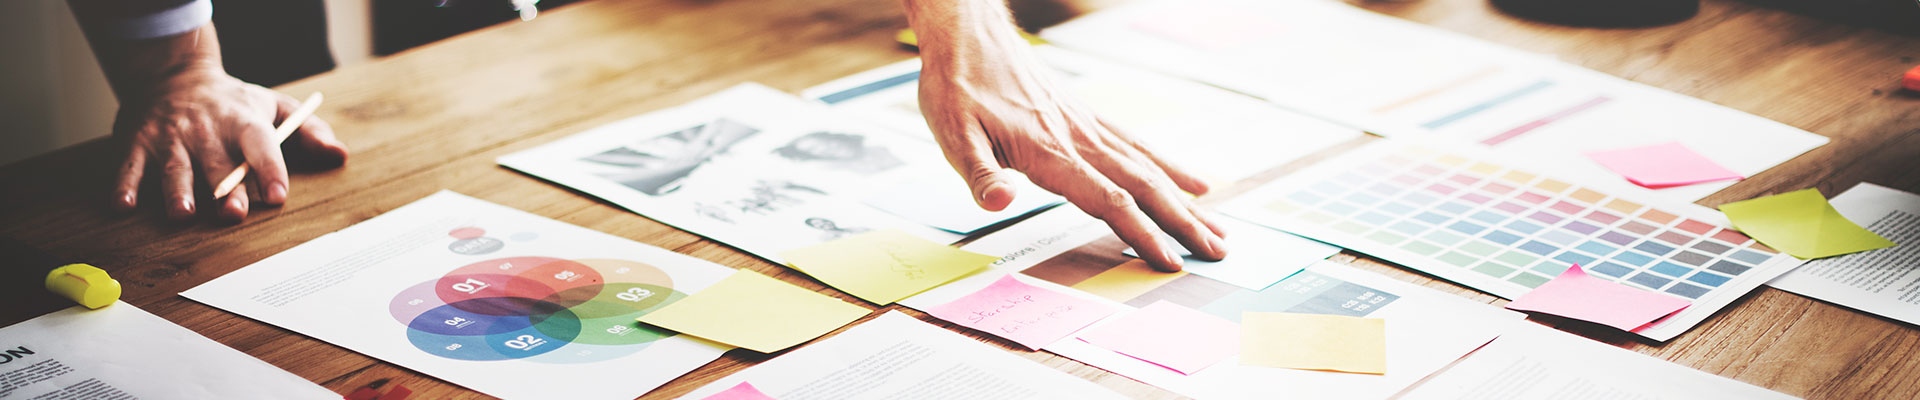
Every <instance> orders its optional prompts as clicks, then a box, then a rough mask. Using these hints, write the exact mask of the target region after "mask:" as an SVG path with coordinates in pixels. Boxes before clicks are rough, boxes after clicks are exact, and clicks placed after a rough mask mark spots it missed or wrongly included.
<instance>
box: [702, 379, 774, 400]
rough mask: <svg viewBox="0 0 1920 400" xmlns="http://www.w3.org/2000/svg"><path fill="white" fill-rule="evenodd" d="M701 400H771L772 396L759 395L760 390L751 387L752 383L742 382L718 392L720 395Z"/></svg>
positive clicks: (716, 394) (715, 394)
mask: <svg viewBox="0 0 1920 400" xmlns="http://www.w3.org/2000/svg"><path fill="white" fill-rule="evenodd" d="M703 400H773V396H768V395H767V394H766V393H760V389H759V388H756V387H753V384H752V383H748V382H744V381H743V382H740V384H738V385H733V387H731V388H727V390H722V391H720V393H714V394H713V395H712V396H707V398H706V399H703Z"/></svg>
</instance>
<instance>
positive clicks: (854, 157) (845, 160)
mask: <svg viewBox="0 0 1920 400" xmlns="http://www.w3.org/2000/svg"><path fill="white" fill-rule="evenodd" d="M773 154H775V155H778V156H780V158H784V159H786V160H787V161H792V162H795V163H800V164H811V165H818V166H822V167H826V168H828V169H835V170H841V171H846V172H851V173H855V174H860V175H873V174H877V173H881V172H886V171H889V170H892V169H894V168H898V167H900V166H902V165H906V162H905V161H901V160H900V157H899V156H895V155H894V154H893V151H892V150H888V149H887V148H886V147H884V146H878V145H874V144H872V143H868V141H867V137H866V136H861V135H859V134H854V133H840V132H825V131H822V132H814V133H809V134H806V135H801V136H800V137H798V138H794V139H793V141H792V142H788V143H787V144H786V145H785V146H780V148H777V149H773Z"/></svg>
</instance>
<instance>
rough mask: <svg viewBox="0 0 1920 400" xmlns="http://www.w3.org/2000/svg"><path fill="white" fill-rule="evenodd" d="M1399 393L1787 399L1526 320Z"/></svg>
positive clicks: (1409, 398) (1501, 398)
mask: <svg viewBox="0 0 1920 400" xmlns="http://www.w3.org/2000/svg"><path fill="white" fill-rule="evenodd" d="M1512 326H1513V328H1512V329H1511V330H1508V331H1506V332H1504V333H1502V334H1501V335H1500V338H1499V339H1494V341H1493V343H1489V344H1487V345H1486V347H1482V348H1480V349H1479V350H1476V351H1474V352H1473V354H1471V355H1468V356H1467V357H1466V358H1464V359H1461V360H1460V362H1458V363H1455V364H1454V365H1453V366H1452V367H1448V368H1447V370H1445V371H1441V372H1440V373H1439V374H1438V375H1434V376H1433V377H1432V378H1430V379H1428V380H1427V381H1426V382H1423V383H1421V384H1420V385H1419V386H1415V387H1414V388H1413V389H1411V390H1408V391H1407V392H1405V393H1402V394H1401V395H1400V396H1398V397H1397V398H1399V399H1404V400H1523V399H1622V400H1690V399H1745V400H1760V399H1792V398H1794V397H1793V396H1788V395H1786V394H1782V393H1779V392H1774V391H1771V390H1767V389H1765V388H1761V387H1759V386H1754V385H1751V384H1747V383H1745V382H1741V381H1737V380H1733V379H1727V378H1726V377H1722V376H1719V375H1714V374H1709V373H1705V372H1700V371H1698V370H1694V369H1692V368H1687V367H1685V366H1681V365H1679V364H1674V363H1670V362H1667V361H1666V360H1661V359H1658V358H1654V357H1649V356H1646V355H1643V354H1640V353H1635V352H1633V351H1629V350H1625V349H1621V348H1617V347H1613V346H1608V345H1606V344H1605V343H1600V342H1595V341H1593V340H1591V339H1587V338H1584V337H1580V336H1578V335H1574V334H1570V333H1566V332H1561V331H1558V330H1555V329H1553V328H1548V327H1545V326H1541V325H1539V324H1534V323H1531V322H1525V323H1518V324H1513V325H1512Z"/></svg>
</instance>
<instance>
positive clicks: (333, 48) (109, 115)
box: [0, 0, 1920, 165]
mask: <svg viewBox="0 0 1920 400" xmlns="http://www.w3.org/2000/svg"><path fill="white" fill-rule="evenodd" d="M575 1H576V0H541V1H540V2H539V6H540V9H542V10H552V9H554V8H557V7H560V6H563V5H566V4H568V3H573V2H575ZM690 1H692V0H690ZM794 1H804V0H794ZM1276 1H1277V0H1276ZM1328 1H1332V0H1328ZM1343 1H1348V2H1352V3H1363V4H1375V5H1378V4H1393V3H1408V2H1453V3H1463V4H1464V3H1469V2H1485V1H1488V0H1371V1H1370V0H1343ZM1506 1H1513V2H1540V3H1581V2H1588V1H1597V2H1598V3H1596V4H1605V3H1607V0H1506ZM1656 1H1685V2H1690V1H1707V2H1716V1H1741V2H1746V3H1752V4H1756V5H1761V6H1765V7H1768V8H1776V9H1782V10H1787V11H1791V12H1795V13H1799V14H1805V15H1809V16H1814V17H1818V18H1823V19H1829V20H1835V21H1839V22H1842V23H1845V24H1848V25H1854V26H1860V27H1867V28H1870V29H1878V30H1884V31H1889V32H1895V33H1899V34H1904V35H1908V36H1913V37H1915V38H1916V40H1920V6H1917V5H1916V0H1656ZM1119 2H1124V0H1013V1H1012V2H1011V3H1013V6H1014V7H1013V8H1014V10H1015V13H1016V14H1017V17H1018V19H1019V20H1020V21H1019V22H1020V25H1021V26H1022V27H1023V28H1026V29H1028V30H1038V29H1039V28H1042V27H1045V26H1049V25H1052V24H1054V23H1058V22H1060V21H1062V20H1065V19H1067V18H1070V17H1072V16H1074V15H1077V14H1079V13H1081V12H1085V11H1087V10H1091V9H1097V8H1100V7H1101V6H1104V5H1110V4H1113V3H1119ZM214 8H215V9H216V10H219V11H216V12H215V13H214V14H215V15H214V22H215V26H216V27H230V28H229V29H222V30H220V31H221V33H222V34H223V35H222V36H223V37H222V38H221V39H222V44H223V46H224V47H225V49H223V50H224V51H228V52H232V51H249V52H259V51H282V50H284V49H281V47H289V46H284V44H285V43H288V39H287V37H290V36H298V37H301V42H302V43H301V45H300V46H296V47H299V48H300V49H297V50H293V51H290V52H289V54H286V55H281V56H276V57H257V56H256V57H247V59H254V60H259V59H271V60H280V61H279V62H278V63H277V64H268V65H237V64H236V62H238V61H237V60H236V58H234V57H229V60H228V61H227V63H228V69H229V72H232V73H233V74H235V75H236V76H239V77H240V78H242V79H245V80H248V81H252V82H255V83H259V84H261V85H265V86H269V87H271V86H275V85H279V84H282V83H286V82H289V81H293V80H297V79H300V78H304V77H307V76H310V75H312V74H316V73H319V72H324V71H326V70H329V69H332V68H336V67H344V66H350V65H354V64H358V63H363V62H367V61H370V60H373V59H376V58H378V57H381V56H385V55H389V54H394V53H398V52H401V51H405V50H406V49H409V48H413V47H416V46H419V45H422V44H427V43H431V42H434V41H438V40H441V39H445V38H448V37H452V36H454V35H458V34H460V33H463V32H467V31H471V30H474V29H478V28H482V27H486V26H490V25H494V24H498V23H501V22H505V21H510V20H513V19H515V18H517V16H518V14H517V13H516V12H515V11H514V10H513V9H512V7H511V5H510V3H509V1H508V0H272V1H260V0H251V1H242V0H214ZM319 8H323V9H324V10H325V11H324V12H321V11H320V10H315V9H319ZM6 10H7V12H4V13H0V37H4V38H7V39H8V40H4V41H0V55H3V56H0V135H4V140H0V165H4V164H9V163H12V162H15V161H19V160H22V159H25V158H28V157H32V156H35V155H38V154H41V153H44V152H47V151H50V150H53V149H58V148H61V147H66V146H70V145H73V144H76V143H80V142H83V141H86V140H90V139H93V138H97V137H101V136H105V135H107V134H108V129H109V127H110V126H111V125H112V123H113V112H114V110H115V108H116V105H115V102H114V98H113V94H112V93H111V92H110V91H109V90H108V89H107V83H106V79H105V78H104V77H103V76H102V75H101V72H100V68H99V65H98V64H97V63H96V62H95V61H94V59H93V53H92V52H91V50H89V49H88V47H87V41H86V38H85V37H84V36H83V35H82V34H81V32H80V28H79V26H78V24H77V23H75V22H74V20H73V15H72V12H71V11H70V10H69V9H68V8H67V4H66V1H64V0H17V1H11V2H9V4H8V5H7V7H6ZM302 10H307V11H302ZM253 15H269V16H273V17H268V18H249V17H251V16H253ZM242 24H247V25H248V26H244V27H243V26H240V25H242ZM243 28H244V29H243ZM263 29H264V30H267V31H272V32H277V34H278V35H282V36H280V37H272V38H266V39H267V40H257V41H253V42H251V43H242V42H243V40H237V39H244V38H233V37H226V36H229V35H226V34H227V33H230V32H235V31H246V32H260V31H261V30H263ZM1598 29H1646V28H1598ZM309 36H310V37H309ZM1900 72H1901V71H1888V72H1887V73H1888V76H1889V77H1890V78H1889V79H1897V77H1898V76H1899V73H1900Z"/></svg>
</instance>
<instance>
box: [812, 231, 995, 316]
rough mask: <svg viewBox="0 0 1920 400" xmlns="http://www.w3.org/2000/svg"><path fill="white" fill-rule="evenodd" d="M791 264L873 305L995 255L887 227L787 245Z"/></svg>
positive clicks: (972, 268)
mask: <svg viewBox="0 0 1920 400" xmlns="http://www.w3.org/2000/svg"><path fill="white" fill-rule="evenodd" d="M780 257H781V258H785V259H786V260H787V264H789V265H792V266H793V269H797V270H800V272H805V273H807V275H811V276H813V277H814V278H815V279H819V280H820V281H821V282H825V283H826V284H827V285H829V286H833V287H834V288H837V289H840V290H842V291H845V292H847V294H851V295H853V296H854V297H859V298H861V299H863V300H866V301H871V302H873V303H874V304H879V305H887V304H892V303H893V302H895V301H899V300H900V299H904V298H906V297H907V296H912V295H914V294H917V293H920V292H923V291H926V290H927V289H932V288H933V287H934V286H940V285H942V284H945V283H947V282H951V281H953V280H954V279H957V278H960V277H961V276H965V275H967V274H970V273H973V272H974V271H979V270H980V269H982V268H986V267H987V264H988V263H992V262H993V260H995V259H997V258H998V257H994V256H989V255H985V254H979V253H974V252H970V251H966V250H960V249H956V248H953V246H948V245H944V244H939V243H934V242H930V241H927V240H926V239H921V238H919V237H915V236H913V235H910V234H907V233H906V232H903V231H900V230H897V229H889V230H883V231H874V232H867V233H862V234H859V235H854V236H848V237H844V238H840V239H838V240H834V241H831V242H826V243H821V244H818V245H814V246H812V247H807V248H802V249H796V250H788V251H786V252H782V253H780Z"/></svg>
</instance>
